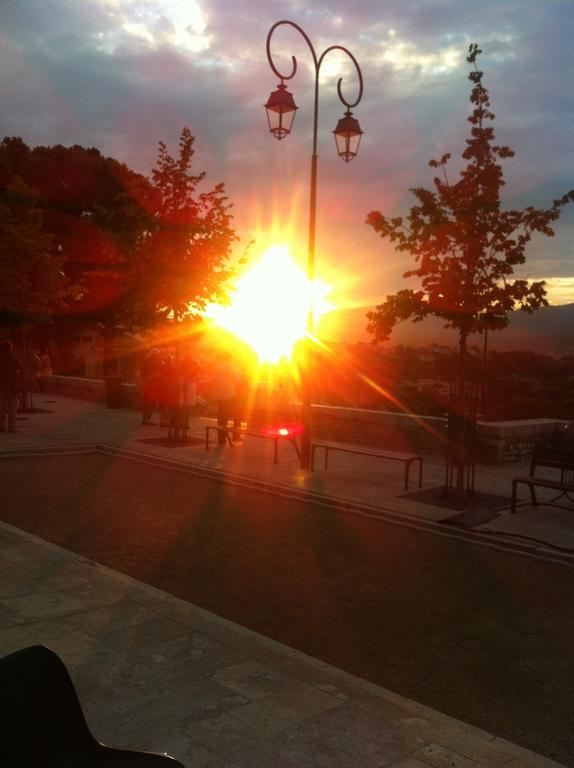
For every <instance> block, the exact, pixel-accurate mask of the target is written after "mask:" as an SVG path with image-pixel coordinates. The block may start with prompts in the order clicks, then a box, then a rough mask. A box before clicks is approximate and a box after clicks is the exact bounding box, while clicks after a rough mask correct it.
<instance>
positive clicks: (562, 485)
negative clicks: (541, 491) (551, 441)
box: [510, 446, 574, 512]
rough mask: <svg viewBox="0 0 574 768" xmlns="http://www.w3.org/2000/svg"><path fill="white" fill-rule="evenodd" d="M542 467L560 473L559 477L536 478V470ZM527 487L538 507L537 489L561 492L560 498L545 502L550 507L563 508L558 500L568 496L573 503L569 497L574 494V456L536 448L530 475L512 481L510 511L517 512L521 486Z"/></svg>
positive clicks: (532, 500) (534, 503)
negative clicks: (518, 494)
mask: <svg viewBox="0 0 574 768" xmlns="http://www.w3.org/2000/svg"><path fill="white" fill-rule="evenodd" d="M540 467H545V468H548V469H556V470H558V472H559V477H556V478H549V477H540V476H538V477H537V476H536V470H537V469H538V468H540ZM521 484H522V485H527V486H528V490H529V491H530V499H531V503H532V504H533V505H534V506H536V505H537V504H538V500H537V498H536V490H535V489H536V488H537V487H538V488H550V489H551V490H554V491H559V494H558V496H556V497H555V498H554V499H551V500H550V501H544V502H542V503H543V504H547V505H549V506H557V507H562V506H564V505H563V504H557V503H556V502H557V500H558V499H560V498H562V496H566V497H567V498H569V499H570V500H571V501H572V498H571V497H570V496H569V494H570V493H574V454H572V453H562V452H560V451H558V450H555V449H552V448H544V447H537V446H535V448H534V451H533V453H532V460H531V462H530V470H529V472H528V475H524V476H522V477H515V478H513V480H512V498H511V502H510V511H511V512H516V500H517V499H516V497H517V492H518V486H519V485H521Z"/></svg>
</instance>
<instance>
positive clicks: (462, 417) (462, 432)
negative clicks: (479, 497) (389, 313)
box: [455, 330, 468, 504]
mask: <svg viewBox="0 0 574 768" xmlns="http://www.w3.org/2000/svg"><path fill="white" fill-rule="evenodd" d="M467 338H468V331H466V330H461V331H460V336H459V358H458V402H457V404H456V409H457V411H458V413H457V415H456V419H457V422H458V429H457V435H456V446H455V456H456V503H457V504H461V503H462V502H463V501H464V498H465V487H464V471H465V467H466V398H465V396H464V394H465V392H464V390H465V384H466V342H467Z"/></svg>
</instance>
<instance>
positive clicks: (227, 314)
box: [206, 245, 333, 363]
mask: <svg viewBox="0 0 574 768" xmlns="http://www.w3.org/2000/svg"><path fill="white" fill-rule="evenodd" d="M329 290H330V289H329V286H327V285H325V284H324V283H321V282H320V281H317V280H316V281H315V282H314V283H313V286H312V287H311V283H310V282H309V280H308V279H307V275H306V274H305V272H304V271H303V270H302V269H301V267H300V266H299V265H298V264H297V263H296V262H295V261H294V260H293V258H292V257H291V255H290V253H289V249H288V248H287V246H284V245H273V246H271V247H270V248H268V249H267V250H266V251H265V252H264V253H263V254H262V255H261V257H260V258H259V259H257V260H256V261H254V262H252V263H250V264H249V266H248V268H247V269H246V271H244V272H243V273H242V274H241V275H240V277H239V278H238V279H237V281H236V283H235V286H234V289H233V291H232V294H231V303H230V304H229V305H220V304H210V305H209V306H208V308H207V310H206V316H207V317H209V318H211V319H212V320H214V321H215V323H216V325H218V326H219V327H220V328H224V329H225V330H227V331H230V332H231V333H233V334H235V335H236V336H238V337H239V338H241V339H242V340H243V341H245V342H247V343H248V344H249V345H250V346H251V347H252V348H253V350H254V351H255V353H256V354H257V356H258V358H259V360H260V361H261V362H267V363H277V362H279V361H280V360H281V359H282V358H285V359H290V357H291V355H292V352H293V347H294V345H295V343H296V342H297V341H299V340H300V339H302V338H304V337H305V335H306V333H307V317H308V311H309V306H310V304H311V305H312V308H313V317H314V319H315V320H317V319H318V318H319V317H320V316H321V315H322V314H324V313H325V312H328V311H329V310H331V309H333V306H332V305H331V304H330V303H329V302H328V301H327V295H328V293H329Z"/></svg>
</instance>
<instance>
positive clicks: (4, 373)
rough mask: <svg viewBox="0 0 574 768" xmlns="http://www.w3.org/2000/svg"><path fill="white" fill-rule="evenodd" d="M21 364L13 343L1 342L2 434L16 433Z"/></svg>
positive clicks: (0, 417)
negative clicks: (6, 432)
mask: <svg viewBox="0 0 574 768" xmlns="http://www.w3.org/2000/svg"><path fill="white" fill-rule="evenodd" d="M19 373H20V363H19V361H18V358H17V357H16V355H15V354H14V346H13V344H12V342H11V341H2V342H0V432H5V431H6V423H7V426H8V432H15V431H16V414H17V412H18V374H19Z"/></svg>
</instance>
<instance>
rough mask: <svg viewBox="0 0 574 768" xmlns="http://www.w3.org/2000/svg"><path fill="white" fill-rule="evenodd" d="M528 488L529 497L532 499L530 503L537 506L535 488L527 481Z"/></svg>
mask: <svg viewBox="0 0 574 768" xmlns="http://www.w3.org/2000/svg"><path fill="white" fill-rule="evenodd" d="M528 488H529V489H530V498H531V500H532V503H533V504H534V506H535V507H536V506H538V500H537V498H536V489H535V488H534V483H529V484H528Z"/></svg>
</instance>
